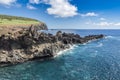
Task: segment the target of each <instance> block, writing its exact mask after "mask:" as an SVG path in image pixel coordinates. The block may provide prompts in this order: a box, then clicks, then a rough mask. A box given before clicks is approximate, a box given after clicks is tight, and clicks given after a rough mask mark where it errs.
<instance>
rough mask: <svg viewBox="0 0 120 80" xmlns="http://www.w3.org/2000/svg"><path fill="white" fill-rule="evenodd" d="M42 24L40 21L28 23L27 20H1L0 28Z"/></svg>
mask: <svg viewBox="0 0 120 80" xmlns="http://www.w3.org/2000/svg"><path fill="white" fill-rule="evenodd" d="M38 23H40V22H39V21H32V20H30V21H27V20H7V19H2V20H0V26H4V25H29V24H38Z"/></svg>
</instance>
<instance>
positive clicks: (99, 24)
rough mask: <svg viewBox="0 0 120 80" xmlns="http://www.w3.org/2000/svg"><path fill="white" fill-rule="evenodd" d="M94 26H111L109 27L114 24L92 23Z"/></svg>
mask: <svg viewBox="0 0 120 80" xmlns="http://www.w3.org/2000/svg"><path fill="white" fill-rule="evenodd" d="M93 24H94V25H97V26H111V25H114V23H111V22H100V23H93Z"/></svg>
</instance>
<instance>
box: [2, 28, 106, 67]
mask: <svg viewBox="0 0 120 80" xmlns="http://www.w3.org/2000/svg"><path fill="white" fill-rule="evenodd" d="M37 29H38V28H37V27H35V26H31V27H30V28H29V29H23V30H20V31H17V32H15V33H9V34H6V35H2V36H0V63H1V64H2V65H3V64H16V63H22V62H25V61H28V60H32V59H36V58H37V59H38V58H39V59H41V58H50V57H53V56H55V55H57V53H58V52H59V51H61V50H64V49H67V48H69V47H70V45H73V44H83V43H86V42H88V41H90V40H95V39H100V38H103V37H104V35H102V34H100V35H89V36H85V37H81V36H80V35H78V34H74V33H64V32H61V31H58V32H57V33H56V35H52V34H50V33H48V34H47V33H44V32H38V31H37Z"/></svg>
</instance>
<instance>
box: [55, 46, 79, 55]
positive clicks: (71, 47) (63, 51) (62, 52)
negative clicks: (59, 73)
mask: <svg viewBox="0 0 120 80" xmlns="http://www.w3.org/2000/svg"><path fill="white" fill-rule="evenodd" d="M69 46H70V48H68V49H65V50H62V51H59V52H58V53H57V54H56V55H55V56H54V57H58V56H60V55H62V54H64V53H65V52H67V51H69V50H72V49H74V48H75V47H77V46H76V45H69ZM70 53H71V52H70Z"/></svg>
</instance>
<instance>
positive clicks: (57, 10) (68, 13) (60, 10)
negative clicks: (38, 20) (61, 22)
mask: <svg viewBox="0 0 120 80" xmlns="http://www.w3.org/2000/svg"><path fill="white" fill-rule="evenodd" d="M43 2H44V3H46V4H48V5H50V6H51V7H49V8H48V9H47V13H48V14H50V15H54V16H55V17H73V16H75V15H77V14H78V13H77V7H76V6H74V5H72V4H70V3H69V1H68V0H43Z"/></svg>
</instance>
